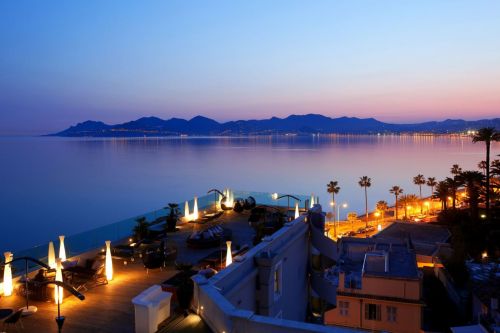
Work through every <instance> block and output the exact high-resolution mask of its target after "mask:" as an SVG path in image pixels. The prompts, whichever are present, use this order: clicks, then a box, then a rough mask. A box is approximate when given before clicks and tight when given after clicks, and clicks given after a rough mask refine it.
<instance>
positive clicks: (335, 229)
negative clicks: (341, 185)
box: [333, 202, 347, 238]
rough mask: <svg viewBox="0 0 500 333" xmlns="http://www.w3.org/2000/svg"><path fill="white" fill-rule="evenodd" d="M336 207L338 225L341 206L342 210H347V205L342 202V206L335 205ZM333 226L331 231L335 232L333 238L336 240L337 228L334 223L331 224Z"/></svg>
mask: <svg viewBox="0 0 500 333" xmlns="http://www.w3.org/2000/svg"><path fill="white" fill-rule="evenodd" d="M334 204H335V203H334ZM336 206H337V223H339V222H340V207H341V206H342V208H344V209H345V208H347V203H345V202H344V203H343V204H342V205H336ZM333 226H334V228H333V230H334V232H335V238H337V228H336V227H335V221H334V222H333ZM339 226H340V224H339Z"/></svg>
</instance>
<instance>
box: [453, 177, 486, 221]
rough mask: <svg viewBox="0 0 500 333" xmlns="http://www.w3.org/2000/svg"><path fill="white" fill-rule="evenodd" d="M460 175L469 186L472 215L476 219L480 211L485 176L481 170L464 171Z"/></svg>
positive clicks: (468, 193)
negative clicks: (480, 194)
mask: <svg viewBox="0 0 500 333" xmlns="http://www.w3.org/2000/svg"><path fill="white" fill-rule="evenodd" d="M459 177H460V180H461V181H462V182H463V183H464V184H465V187H466V188H467V195H468V202H469V212H470V216H471V218H472V219H476V218H477V215H478V211H479V192H480V188H481V184H482V182H483V180H484V176H483V174H482V173H481V172H479V171H463V172H462V173H460V175H459Z"/></svg>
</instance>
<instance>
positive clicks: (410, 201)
mask: <svg viewBox="0 0 500 333" xmlns="http://www.w3.org/2000/svg"><path fill="white" fill-rule="evenodd" d="M418 201H419V200H418V197H417V196H416V195H415V194H406V195H403V196H402V197H401V204H402V205H403V208H404V210H405V220H407V219H408V208H409V206H412V205H414V204H415V203H416V202H418Z"/></svg>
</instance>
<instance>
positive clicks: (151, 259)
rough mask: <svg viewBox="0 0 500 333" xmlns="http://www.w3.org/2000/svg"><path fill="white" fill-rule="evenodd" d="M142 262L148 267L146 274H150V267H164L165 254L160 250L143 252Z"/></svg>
mask: <svg viewBox="0 0 500 333" xmlns="http://www.w3.org/2000/svg"><path fill="white" fill-rule="evenodd" d="M142 263H143V264H144V268H145V269H146V274H149V270H150V269H157V268H159V269H162V268H163V266H164V264H165V256H164V254H163V252H162V251H160V250H154V249H151V250H147V251H144V252H143V253H142Z"/></svg>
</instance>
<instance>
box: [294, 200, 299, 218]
mask: <svg viewBox="0 0 500 333" xmlns="http://www.w3.org/2000/svg"><path fill="white" fill-rule="evenodd" d="M298 217H299V203H298V202H296V203H295V218H298Z"/></svg>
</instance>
